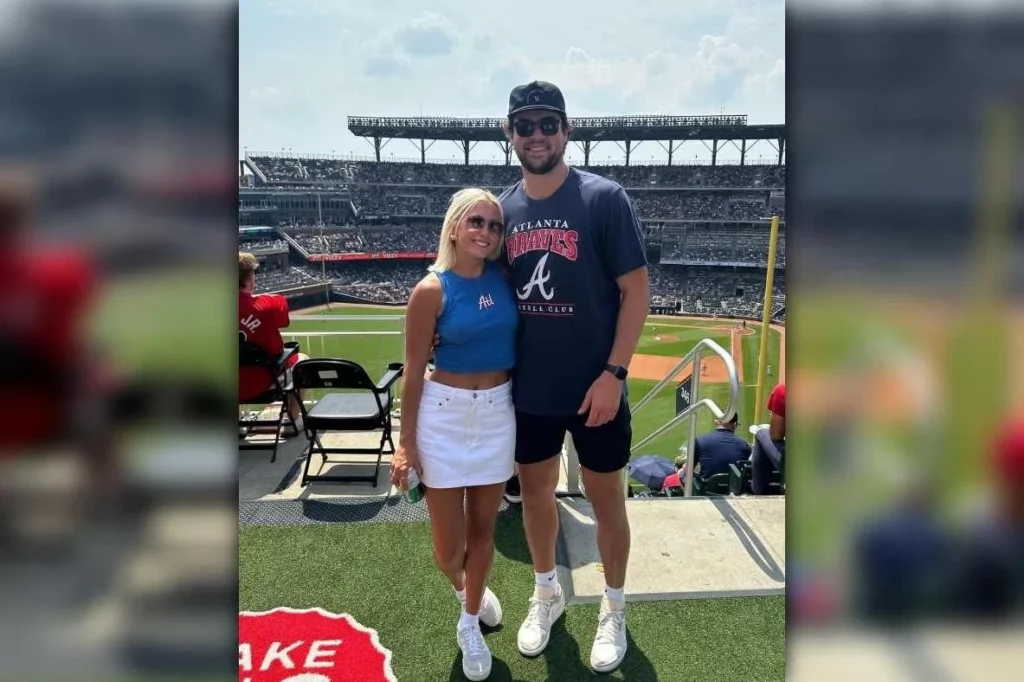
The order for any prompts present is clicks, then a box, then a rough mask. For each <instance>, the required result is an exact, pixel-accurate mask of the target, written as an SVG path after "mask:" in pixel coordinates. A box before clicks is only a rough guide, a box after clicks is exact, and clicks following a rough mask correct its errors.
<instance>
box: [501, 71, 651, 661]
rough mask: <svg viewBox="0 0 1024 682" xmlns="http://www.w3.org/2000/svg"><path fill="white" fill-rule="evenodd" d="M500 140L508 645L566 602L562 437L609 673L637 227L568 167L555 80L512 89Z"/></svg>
mask: <svg viewBox="0 0 1024 682" xmlns="http://www.w3.org/2000/svg"><path fill="white" fill-rule="evenodd" d="M506 134H507V135H508V137H509V140H510V141H511V143H512V146H513V148H514V149H515V152H516V156H517V157H519V161H520V163H521V164H522V168H523V179H522V180H521V181H520V182H518V183H516V185H514V186H513V187H511V188H510V189H508V190H507V191H505V192H504V193H503V194H502V196H501V197H500V199H501V202H502V207H503V209H504V213H505V224H506V226H507V227H506V235H505V245H504V251H505V256H506V258H507V262H508V264H509V269H510V273H511V279H512V284H513V287H514V289H515V292H516V296H517V298H518V301H519V313H520V339H519V348H518V356H517V366H516V369H515V374H514V380H513V399H514V401H515V405H516V412H517V415H516V416H517V437H516V438H517V443H516V464H517V468H518V478H519V484H520V486H521V489H522V502H523V522H524V526H525V530H526V538H527V542H528V544H529V547H530V555H531V557H532V559H533V567H534V572H535V578H536V587H535V591H534V595H533V598H532V599H531V600H530V608H529V612H528V614H527V617H526V620H525V621H524V622H523V624H522V627H520V629H519V636H518V643H519V651H520V652H521V653H522V654H523V655H525V656H536V655H538V654H540V653H541V652H542V651H543V650H544V648H545V647H546V646H547V643H548V639H549V636H550V631H551V625H552V623H554V621H556V620H557V619H558V618H559V616H561V614H562V612H563V611H564V609H565V597H564V596H563V593H562V589H561V586H560V585H559V584H558V581H557V580H556V578H555V542H556V538H557V535H558V510H557V507H556V504H555V486H556V485H557V483H558V473H559V457H558V456H559V454H560V453H561V450H562V443H563V441H564V438H565V434H566V432H569V433H571V434H572V437H573V442H574V444H575V446H576V450H577V452H578V453H579V459H580V464H581V466H582V469H583V482H584V485H585V486H586V490H587V497H588V498H589V500H590V502H591V504H592V505H593V508H594V514H595V517H596V521H597V543H598V549H599V551H600V554H601V561H602V564H603V566H604V574H605V582H606V587H605V594H604V598H603V600H602V602H601V610H600V615H599V618H598V628H597V636H596V637H595V639H594V644H593V647H592V649H591V654H590V665H591V668H593V669H594V670H595V671H597V672H607V671H610V670H614V669H615V668H616V667H618V665H619V664H620V663H621V662H622V659H623V657H624V656H625V654H626V630H625V597H624V595H623V586H624V584H625V580H626V563H627V561H628V558H629V542H630V533H629V523H628V520H627V518H626V507H625V491H624V489H623V485H624V476H623V472H622V469H623V467H625V465H626V463H627V462H628V460H629V447H630V441H631V439H632V430H631V427H630V415H629V408H628V405H627V402H626V389H625V380H626V367H627V366H628V365H629V361H630V358H631V357H632V356H633V353H634V351H635V350H636V346H637V342H638V341H639V339H640V334H641V331H642V330H643V326H644V322H645V320H646V318H647V313H648V309H649V308H648V306H649V305H650V287H649V282H648V276H647V260H646V255H645V251H644V243H643V231H642V228H641V226H640V222H639V220H638V219H637V216H636V213H635V212H634V210H633V207H632V205H631V204H630V201H629V198H628V197H627V196H626V193H625V191H623V189H622V187H620V186H619V185H617V184H616V183H614V182H612V181H610V180H608V179H606V178H603V177H600V176H597V175H593V174H591V173H587V172H584V171H579V170H576V169H574V168H569V167H568V166H567V165H566V163H565V158H564V155H565V148H566V145H567V144H568V142H569V137H570V136H571V134H572V128H571V126H570V125H569V120H568V116H567V114H566V112H565V100H564V98H563V97H562V93H561V92H560V91H559V89H558V88H557V87H555V86H554V85H552V84H550V83H545V82H537V81H534V82H532V83H529V84H527V85H522V86H519V87H517V88H515V89H514V90H513V91H512V93H511V95H510V97H509V110H508V121H507V123H506Z"/></svg>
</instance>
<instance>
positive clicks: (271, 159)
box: [249, 156, 786, 189]
mask: <svg viewBox="0 0 1024 682" xmlns="http://www.w3.org/2000/svg"><path fill="white" fill-rule="evenodd" d="M249 158H250V160H251V161H252V162H253V163H254V164H255V165H256V166H257V167H258V168H259V169H260V170H261V171H262V172H263V174H264V175H265V176H266V177H267V180H268V181H269V182H270V183H271V184H272V183H275V182H283V183H295V182H309V183H314V182H328V183H330V182H334V183H343V184H352V185H364V184H386V183H391V184H417V185H458V186H460V187H465V186H469V185H482V186H497V187H508V186H510V185H512V184H514V183H515V182H516V181H517V180H519V178H520V176H521V171H520V169H519V166H518V165H517V164H514V163H513V164H512V165H509V166H504V165H497V164H472V165H469V166H467V165H465V164H462V163H458V164H438V163H427V164H419V163H393V162H389V163H375V162H372V161H347V160H343V159H312V158H301V157H282V156H250V157H249ZM582 168H583V169H584V170H588V171H591V172H593V173H597V174H599V175H604V176H606V177H609V178H611V179H612V180H615V181H616V182H618V183H619V184H621V185H622V186H624V187H626V188H627V189H636V188H644V187H735V188H744V187H747V188H758V189H761V188H763V189H769V188H774V189H783V188H785V186H786V167H785V166H775V165H745V166H739V165H718V166H708V165H686V166H665V165H641V166H622V165H594V166H582Z"/></svg>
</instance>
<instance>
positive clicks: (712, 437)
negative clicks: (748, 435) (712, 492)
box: [693, 414, 750, 481]
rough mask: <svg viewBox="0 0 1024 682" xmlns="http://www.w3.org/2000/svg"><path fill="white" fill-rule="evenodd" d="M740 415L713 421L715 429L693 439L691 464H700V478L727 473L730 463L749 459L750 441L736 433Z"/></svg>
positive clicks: (706, 478) (703, 479) (704, 479)
mask: <svg viewBox="0 0 1024 682" xmlns="http://www.w3.org/2000/svg"><path fill="white" fill-rule="evenodd" d="M739 424H740V417H739V415H738V414H734V415H733V416H732V419H731V420H730V421H727V422H719V421H716V422H715V430H714V431H711V432H710V433H705V434H702V435H700V436H697V438H695V439H694V441H693V451H694V452H693V466H694V467H696V466H697V465H698V464H699V465H700V474H699V476H700V480H702V481H706V480H708V478H710V477H711V476H715V475H716V474H727V473H729V465H730V464H739V463H740V462H745V461H747V460H748V459H750V443H748V442H747V441H745V440H743V439H742V438H740V437H739V436H737V435H736V427H737V426H739Z"/></svg>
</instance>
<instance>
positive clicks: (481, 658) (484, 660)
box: [456, 625, 491, 682]
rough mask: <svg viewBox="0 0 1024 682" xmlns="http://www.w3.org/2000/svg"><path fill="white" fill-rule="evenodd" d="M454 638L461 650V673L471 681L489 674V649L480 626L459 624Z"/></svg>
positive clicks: (475, 681)
mask: <svg viewBox="0 0 1024 682" xmlns="http://www.w3.org/2000/svg"><path fill="white" fill-rule="evenodd" d="M456 639H458V642H459V649H461V650H462V674H463V675H465V676H466V679H467V680H473V682H479V680H486V679H487V678H488V677H489V676H490V674H491V650H490V649H488V648H487V642H485V641H484V634H483V633H482V632H480V626H479V625H465V626H460V627H459V628H458V630H457V632H456Z"/></svg>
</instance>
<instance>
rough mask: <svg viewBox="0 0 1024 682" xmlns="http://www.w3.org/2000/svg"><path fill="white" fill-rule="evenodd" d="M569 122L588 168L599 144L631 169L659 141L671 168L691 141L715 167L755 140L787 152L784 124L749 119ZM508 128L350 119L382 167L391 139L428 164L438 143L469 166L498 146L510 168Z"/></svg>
mask: <svg viewBox="0 0 1024 682" xmlns="http://www.w3.org/2000/svg"><path fill="white" fill-rule="evenodd" d="M569 121H570V123H571V124H572V126H573V133H572V141H573V142H575V143H576V144H577V145H578V146H579V147H580V149H581V150H582V151H583V156H584V165H589V164H590V152H591V150H592V149H593V148H594V147H596V146H597V145H598V144H600V143H601V142H614V143H616V144H617V145H619V148H620V149H622V151H623V152H624V153H625V156H626V165H627V166H628V165H629V157H630V152H631V151H632V149H633V146H634V145H635V144H638V143H640V142H646V141H652V142H658V143H659V144H660V145H661V147H662V148H663V149H664V150H665V151H666V152H668V165H670V166H671V165H672V155H673V153H674V152H675V151H677V150H678V149H679V148H681V147H682V145H683V143H684V142H688V141H697V142H701V143H703V144H704V145H705V146H706V147H707V148H708V150H709V151H710V152H711V165H712V166H714V165H717V159H718V151H719V150H720V149H722V147H724V146H725V144H726V143H729V142H731V143H733V144H737V142H738V143H739V144H738V145H737V146H738V148H739V150H740V165H744V164H745V162H746V156H747V150H748V149H749V147H753V144H750V145H749V146H748V142H751V141H753V143H754V144H756V143H757V142H758V141H761V140H764V141H767V142H768V144H770V145H771V146H772V147H773V148H774V149H775V151H776V152H778V164H779V165H782V160H783V156H784V155H785V150H786V126H785V124H770V125H748V124H747V117H746V116H745V115H739V116H653V115H652V116H603V117H596V118H570V119H569ZM504 123H505V119H503V118H450V117H430V116H427V117H423V116H419V117H390V118H388V117H380V116H349V117H348V129H349V131H350V132H351V133H352V134H353V135H356V136H358V137H363V138H367V141H370V142H372V144H373V150H374V154H375V156H376V159H377V161H378V162H379V161H380V152H381V149H383V148H384V147H385V146H386V145H387V143H388V142H390V141H391V140H393V139H406V140H419V148H420V160H421V162H422V163H426V161H427V149H429V148H430V147H431V146H432V145H433V144H434V142H436V141H438V140H447V141H451V142H455V143H457V144H458V145H459V146H460V147H461V148H462V151H463V154H464V156H465V160H466V165H467V166H468V165H469V152H470V150H471V149H473V148H474V147H475V146H476V145H477V144H478V143H480V142H495V143H497V145H498V146H499V147H501V149H502V151H503V152H504V153H505V164H506V165H510V164H511V161H512V147H511V144H510V142H509V141H508V139H507V138H506V137H505V131H504V127H503V126H504ZM428 141H429V144H428ZM666 143H667V146H666ZM709 143H710V144H709Z"/></svg>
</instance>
